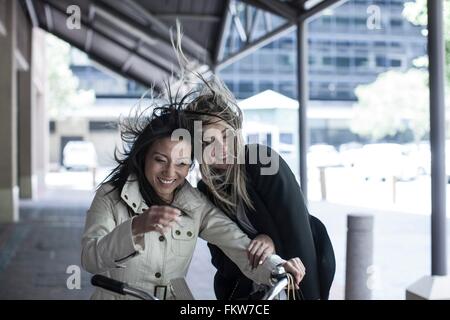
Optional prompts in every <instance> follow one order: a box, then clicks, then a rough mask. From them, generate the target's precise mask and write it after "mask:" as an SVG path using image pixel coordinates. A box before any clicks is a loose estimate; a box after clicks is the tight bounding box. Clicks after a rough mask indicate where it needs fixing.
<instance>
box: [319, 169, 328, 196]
mask: <svg viewBox="0 0 450 320" xmlns="http://www.w3.org/2000/svg"><path fill="white" fill-rule="evenodd" d="M325 169H326V167H319V172H320V195H321V199H322V201H326V200H327V181H326V176H325Z"/></svg>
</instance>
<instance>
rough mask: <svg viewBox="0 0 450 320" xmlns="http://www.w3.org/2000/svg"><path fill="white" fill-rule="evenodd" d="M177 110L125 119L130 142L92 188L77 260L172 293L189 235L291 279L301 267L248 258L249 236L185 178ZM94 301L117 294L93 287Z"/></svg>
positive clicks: (243, 263)
mask: <svg viewBox="0 0 450 320" xmlns="http://www.w3.org/2000/svg"><path fill="white" fill-rule="evenodd" d="M187 123H188V122H186V121H185V117H184V115H183V113H182V112H181V111H179V110H178V109H176V108H174V107H167V108H159V109H156V111H154V112H153V113H152V114H151V116H150V117H149V118H144V117H143V116H142V114H141V116H140V117H139V118H138V119H136V120H131V124H129V126H128V127H127V128H126V129H125V130H124V131H123V132H122V138H123V140H124V142H125V145H130V148H129V150H128V151H126V153H125V154H124V156H123V157H122V159H118V161H119V164H118V166H117V167H116V168H115V169H114V170H113V171H112V173H111V174H110V175H109V177H108V178H107V179H106V181H105V182H104V183H103V184H102V185H101V187H100V188H99V189H98V191H97V193H96V195H95V198H94V200H93V202H92V205H91V207H90V209H89V211H88V213H87V217H86V225H85V231H84V234H83V238H82V255H81V261H82V266H83V268H84V269H85V270H87V271H88V272H91V273H103V274H105V275H106V276H108V277H111V278H113V279H116V280H119V281H123V282H127V283H129V284H130V285H132V286H135V287H139V288H141V289H143V290H145V291H147V292H150V293H153V294H155V295H156V296H157V297H158V298H160V299H173V298H176V297H174V295H173V293H172V292H171V290H170V286H168V285H169V282H170V280H171V279H173V278H179V277H184V276H185V275H186V273H187V270H188V267H189V264H190V261H191V259H192V255H193V252H194V248H195V244H196V239H197V237H198V236H200V237H202V238H203V239H205V240H206V241H208V242H210V243H214V244H215V245H217V246H219V247H220V248H221V250H223V252H225V254H226V255H227V256H228V257H229V258H230V259H232V260H233V261H234V263H236V264H237V265H238V266H239V268H240V270H241V271H242V272H243V273H244V274H245V275H246V276H248V277H250V278H251V279H253V280H254V281H256V282H257V283H261V284H268V283H269V278H270V276H269V275H270V272H271V270H273V269H274V267H275V266H276V265H278V264H282V265H283V266H284V267H285V269H286V270H287V271H288V272H290V273H291V274H293V276H294V277H295V282H296V283H297V284H298V283H299V282H300V281H301V279H302V277H303V275H304V268H303V265H302V263H301V261H300V259H298V258H293V259H291V260H289V261H285V260H283V259H281V258H280V257H279V256H277V255H270V256H269V257H268V258H267V259H266V260H265V261H264V263H263V264H262V266H259V267H258V268H252V267H251V266H250V264H249V262H248V258H247V253H246V248H247V246H248V245H249V243H250V240H249V239H248V237H247V236H246V235H245V234H244V233H243V232H242V231H241V230H240V229H239V227H237V225H236V224H235V223H234V222H233V221H232V220H230V219H229V218H227V217H226V215H224V214H223V213H222V212H221V211H220V210H219V209H217V208H216V207H215V206H213V205H212V204H211V203H210V202H209V201H208V200H207V199H206V197H204V196H203V195H202V194H201V193H200V192H199V191H197V190H196V189H194V188H193V187H191V185H190V184H189V183H188V182H187V181H186V180H185V178H186V176H187V174H188V172H189V168H190V167H191V164H192V160H193V152H192V148H191V145H190V143H187V142H186V141H187V140H181V141H180V140H178V139H172V134H173V133H174V132H175V131H176V130H177V129H186V128H188V126H187ZM92 298H94V299H122V298H124V297H123V296H119V295H116V294H113V293H110V292H106V291H104V290H102V289H97V290H96V291H95V293H94V295H93V297H92Z"/></svg>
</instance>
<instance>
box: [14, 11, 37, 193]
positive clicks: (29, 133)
mask: <svg viewBox="0 0 450 320" xmlns="http://www.w3.org/2000/svg"><path fill="white" fill-rule="evenodd" d="M18 17H19V16H18ZM18 23H19V25H20V26H21V28H22V33H21V36H22V37H23V38H24V39H22V42H23V43H26V45H24V46H23V48H21V49H20V50H23V51H25V52H21V54H22V56H23V57H24V58H25V59H26V62H27V63H28V68H27V69H26V70H23V71H20V72H19V73H18V84H19V86H18V93H19V94H18V108H19V119H18V120H19V133H18V135H19V136H18V143H19V168H18V169H19V196H20V198H22V199H32V198H33V196H34V195H35V193H36V177H35V175H34V171H35V170H34V152H33V151H34V150H33V143H34V141H33V138H34V134H33V130H34V121H35V117H33V112H34V103H33V102H34V86H33V78H32V77H33V75H32V68H31V57H32V27H31V24H30V22H29V21H28V20H27V19H26V18H25V19H22V20H21V21H19V20H18Z"/></svg>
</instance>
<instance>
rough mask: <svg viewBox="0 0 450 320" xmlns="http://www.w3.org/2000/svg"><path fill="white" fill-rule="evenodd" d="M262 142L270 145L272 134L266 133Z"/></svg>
mask: <svg viewBox="0 0 450 320" xmlns="http://www.w3.org/2000/svg"><path fill="white" fill-rule="evenodd" d="M262 144H264V145H266V146H269V147H271V146H272V134H271V133H267V134H266V135H265V137H264V139H263V141H262Z"/></svg>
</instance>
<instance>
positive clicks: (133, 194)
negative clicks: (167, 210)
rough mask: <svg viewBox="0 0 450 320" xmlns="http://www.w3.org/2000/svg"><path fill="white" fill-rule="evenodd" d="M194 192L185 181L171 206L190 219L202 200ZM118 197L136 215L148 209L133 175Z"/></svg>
mask: <svg viewBox="0 0 450 320" xmlns="http://www.w3.org/2000/svg"><path fill="white" fill-rule="evenodd" d="M195 191H196V190H195V189H194V187H192V186H191V185H190V184H189V182H188V181H187V180H185V181H184V183H183V185H182V186H181V187H180V188H179V189H178V190H177V191H176V193H175V198H174V200H173V202H172V204H171V206H173V207H176V208H177V209H179V210H181V211H183V212H184V213H186V214H187V215H189V216H191V217H192V216H193V215H194V213H195V209H196V208H198V207H199V206H200V205H201V203H202V198H201V197H200V196H199V195H198V194H197V193H196V192H195ZM120 197H121V198H122V200H123V201H125V203H126V204H127V205H128V206H129V207H130V208H131V209H132V210H133V211H134V212H135V213H136V214H141V213H143V212H145V210H147V209H148V208H149V207H148V206H147V204H146V203H145V200H144V198H143V197H142V194H141V192H140V191H139V182H138V181H137V179H136V177H135V176H134V175H130V176H129V177H128V179H127V182H126V183H125V185H124V186H123V188H122V192H121V194H120Z"/></svg>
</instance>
